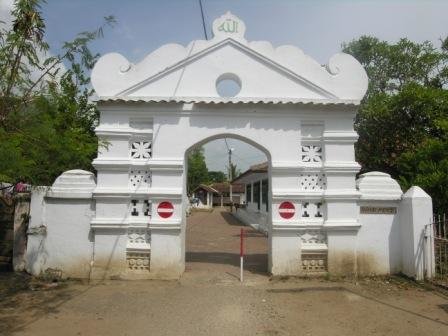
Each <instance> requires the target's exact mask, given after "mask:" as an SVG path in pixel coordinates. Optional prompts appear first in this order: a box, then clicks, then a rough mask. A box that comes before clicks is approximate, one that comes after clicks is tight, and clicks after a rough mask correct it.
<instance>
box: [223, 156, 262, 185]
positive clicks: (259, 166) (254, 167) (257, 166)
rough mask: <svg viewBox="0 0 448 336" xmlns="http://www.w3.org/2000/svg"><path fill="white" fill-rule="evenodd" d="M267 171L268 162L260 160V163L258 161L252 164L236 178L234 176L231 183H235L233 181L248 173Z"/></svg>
mask: <svg viewBox="0 0 448 336" xmlns="http://www.w3.org/2000/svg"><path fill="white" fill-rule="evenodd" d="M267 171H268V162H267V161H266V162H262V163H258V164H255V165H252V166H250V168H249V169H248V170H246V171H245V172H244V173H242V174H240V175H239V176H237V177H236V178H234V179H233V181H232V183H235V181H238V180H240V179H241V178H243V177H244V176H247V175H249V174H254V173H266V172H267Z"/></svg>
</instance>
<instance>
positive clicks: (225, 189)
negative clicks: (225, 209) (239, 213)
mask: <svg viewBox="0 0 448 336" xmlns="http://www.w3.org/2000/svg"><path fill="white" fill-rule="evenodd" d="M244 194H245V189H244V185H242V184H237V183H236V184H235V183H233V184H232V198H231V197H230V184H229V183H228V182H222V183H213V184H211V185H205V184H201V185H199V186H198V187H197V188H196V189H194V190H193V199H194V200H195V201H196V202H195V203H193V204H192V205H193V206H194V207H198V208H212V207H214V206H225V205H230V204H231V203H236V204H243V203H244V202H245V195H244Z"/></svg>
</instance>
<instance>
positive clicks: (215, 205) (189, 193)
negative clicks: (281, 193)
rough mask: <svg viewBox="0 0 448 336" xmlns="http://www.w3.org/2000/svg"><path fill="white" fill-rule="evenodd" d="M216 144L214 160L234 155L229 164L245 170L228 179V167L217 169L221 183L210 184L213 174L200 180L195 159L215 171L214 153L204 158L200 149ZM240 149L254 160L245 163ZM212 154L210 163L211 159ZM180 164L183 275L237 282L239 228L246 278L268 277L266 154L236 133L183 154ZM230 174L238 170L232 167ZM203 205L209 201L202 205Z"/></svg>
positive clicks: (210, 139) (269, 220)
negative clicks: (223, 173) (218, 147)
mask: <svg viewBox="0 0 448 336" xmlns="http://www.w3.org/2000/svg"><path fill="white" fill-rule="evenodd" d="M219 141H222V145H223V150H222V151H221V152H218V153H220V154H218V155H224V156H226V158H227V155H230V157H232V155H233V160H232V161H230V164H231V165H233V164H236V167H238V164H239V167H241V168H243V169H241V170H239V172H238V173H237V175H232V174H228V171H229V165H228V164H227V165H226V168H224V169H222V167H221V171H222V170H227V171H226V175H227V176H226V180H225V181H219V180H218V181H215V180H213V176H215V174H211V175H209V176H211V178H210V179H208V180H207V179H206V177H203V178H202V179H205V180H204V181H202V180H198V176H197V175H198V170H200V169H201V168H198V167H197V166H198V163H197V162H196V161H194V160H198V158H199V160H200V158H201V157H203V159H204V164H205V161H207V163H208V165H210V166H212V167H213V163H214V162H215V161H217V160H216V157H215V159H214V160H213V151H216V149H214V150H211V152H208V151H207V152H206V153H203V152H204V151H203V150H201V149H204V146H207V144H209V145H212V144H213V143H215V144H216V143H219ZM242 145H248V146H250V147H251V148H252V153H253V154H258V155H253V156H252V158H253V159H252V161H250V160H249V159H245V158H243V157H242V156H240V155H242V154H240V153H238V149H240V150H241V149H242V148H244V147H243V146H242ZM235 149H236V150H235ZM229 152H230V153H229ZM211 153H212V158H209V156H210V154H211ZM246 155H247V152H246ZM192 157H193V158H194V159H193V158H192ZM184 160H185V161H184V162H185V164H184V176H185V179H184V206H185V211H184V214H185V219H184V221H183V224H184V225H185V237H184V243H185V265H186V266H185V268H186V273H185V276H186V277H188V276H195V275H200V276H202V275H207V276H209V277H210V276H211V277H215V278H217V279H221V280H225V279H228V280H229V279H232V280H234V279H235V278H238V274H239V262H240V260H239V259H240V258H239V257H240V255H239V252H240V251H239V248H240V245H239V244H240V231H241V229H242V230H243V232H244V243H245V244H244V245H245V248H244V250H245V263H244V264H245V268H244V269H245V274H247V275H250V276H252V275H266V274H268V260H269V257H268V256H269V246H268V245H269V232H270V226H271V223H272V214H271V207H270V204H271V202H272V196H271V195H272V194H271V188H270V184H271V174H270V167H271V159H270V153H269V151H268V150H267V149H265V148H264V147H263V146H261V145H259V144H258V143H256V142H255V141H253V140H251V139H249V138H247V137H244V136H241V135H238V134H233V133H226V134H216V135H213V136H208V137H206V138H205V139H202V140H200V141H198V142H197V143H195V144H194V145H192V146H190V147H189V148H188V149H187V150H186V151H185V159H184ZM189 162H190V163H191V164H193V165H194V167H191V166H190V165H189ZM217 164H218V166H219V163H217ZM215 167H216V164H215ZM192 169H194V170H195V171H194V173H195V174H192V171H191V170H192ZM218 169H219V168H218ZM234 170H237V169H235V166H234ZM207 171H208V169H207ZM212 173H215V171H212ZM218 175H219V174H218ZM229 175H230V176H229ZM192 180H193V181H192ZM193 182H195V183H193ZM210 196H211V197H210ZM204 200H207V203H206V204H205V203H204ZM191 273H195V274H191Z"/></svg>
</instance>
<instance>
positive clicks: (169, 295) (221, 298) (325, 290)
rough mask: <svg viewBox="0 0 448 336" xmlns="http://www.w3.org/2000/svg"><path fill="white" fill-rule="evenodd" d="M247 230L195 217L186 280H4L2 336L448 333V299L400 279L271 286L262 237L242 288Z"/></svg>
mask: <svg viewBox="0 0 448 336" xmlns="http://www.w3.org/2000/svg"><path fill="white" fill-rule="evenodd" d="M240 228H241V224H240V223H239V222H238V221H237V220H235V219H234V218H233V217H231V215H230V214H229V213H227V212H220V211H215V212H213V213H196V214H194V215H193V216H192V217H190V218H189V223H188V230H187V251H188V254H187V260H188V261H187V271H186V273H185V274H184V276H183V277H182V278H181V279H180V281H113V280H107V281H103V282H100V283H91V284H83V283H79V282H65V283H62V284H60V285H57V286H54V287H53V286H51V284H49V285H46V286H43V287H41V286H39V282H37V283H36V281H35V280H34V279H32V278H31V277H29V276H25V275H20V274H15V275H14V274H4V273H3V274H2V273H0V335H1V336H3V335H5V336H18V335H23V336H60V335H64V336H91V335H95V336H103V335H104V336H126V335H127V336H134V335H135V336H140V335H151V336H152V335H154V336H158V335H166V336H171V335H173V336H180V335H182V336H183V335H185V336H190V335H194V336H202V335H204V336H205V335H206V336H209V335H217V336H221V335H223V336H227V335H229V336H233V335H239V336H252V335H265V336H272V335H285V336H295V335H312V336H340V335H344V336H358V335H372V336H374V335H375V336H378V335H391V336H413V335H415V336H420V335H448V296H447V295H446V294H443V293H441V292H431V291H427V290H425V289H423V288H422V287H419V286H417V285H415V284H414V283H411V282H408V281H406V280H404V279H401V278H397V277H392V278H377V279H368V278H367V279H361V280H359V281H356V282H354V281H348V280H347V281H342V280H340V281H327V280H325V279H294V278H291V279H286V278H282V279H269V277H268V276H266V273H265V272H266V262H267V260H266V251H267V242H266V238H265V237H264V236H263V235H261V234H259V233H257V232H255V231H253V230H249V238H248V244H247V248H248V252H249V256H248V259H249V262H248V264H249V266H248V270H247V271H246V273H245V278H246V279H247V280H246V281H245V282H244V283H240V282H239V281H238V274H239V270H238V260H239V253H238V233H239V230H240ZM48 286H49V287H48Z"/></svg>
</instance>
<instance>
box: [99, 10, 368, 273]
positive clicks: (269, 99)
mask: <svg viewBox="0 0 448 336" xmlns="http://www.w3.org/2000/svg"><path fill="white" fill-rule="evenodd" d="M245 29H246V27H245V25H244V22H242V21H241V20H240V19H238V18H237V17H236V16H234V15H232V14H231V13H227V14H225V15H223V16H222V17H220V18H218V19H216V20H215V21H214V23H213V33H214V37H213V39H211V40H207V41H193V42H192V43H191V44H189V45H188V46H187V47H183V46H180V45H174V44H168V45H165V46H163V47H161V48H159V49H158V50H156V51H155V52H153V53H152V54H150V55H148V56H147V57H146V58H145V59H144V60H143V61H142V62H140V63H139V64H131V63H130V62H128V61H127V60H126V59H125V58H124V57H123V56H121V55H119V54H116V53H112V54H107V55H105V56H103V57H102V58H101V59H100V60H99V61H98V62H97V64H96V66H95V68H94V69H93V72H92V83H93V86H94V88H95V90H96V92H97V94H98V96H99V101H98V108H99V110H100V112H101V122H100V125H99V126H98V128H97V129H96V134H97V135H98V137H99V139H100V140H101V141H106V142H107V143H108V147H107V149H106V150H104V149H101V150H100V152H99V154H98V158H97V159H95V160H94V162H93V165H94V166H95V168H96V169H97V171H98V182H97V187H96V189H95V190H94V192H93V197H94V198H95V201H96V209H95V216H94V218H93V219H92V220H91V229H92V231H93V232H94V236H95V258H96V259H95V267H96V269H98V270H102V271H105V272H107V273H109V274H111V275H113V274H117V273H120V274H121V273H123V271H127V272H128V273H131V274H134V273H135V272H137V271H138V272H140V273H142V274H143V275H141V274H140V273H138V272H137V273H138V274H139V275H141V276H142V277H159V278H177V277H179V276H180V275H181V274H182V273H183V271H184V269H185V218H186V215H185V210H186V206H185V202H186V190H185V185H186V184H185V179H186V173H185V169H186V167H185V166H186V160H185V153H186V152H188V150H189V149H190V148H192V147H193V146H196V145H198V144H201V143H203V142H205V141H209V140H210V139H215V138H218V137H223V136H224V137H227V136H229V137H234V138H238V139H241V140H243V141H246V142H248V143H250V144H252V145H254V146H256V147H257V148H260V149H262V150H263V151H264V152H265V153H266V155H267V156H268V158H269V160H268V161H269V176H270V181H269V182H270V183H269V188H270V189H269V202H268V204H267V207H268V210H267V213H268V214H269V227H268V235H269V267H268V269H269V271H270V272H272V273H273V274H276V275H296V274H304V273H308V272H326V271H327V270H329V271H331V272H333V273H343V274H347V273H351V272H352V271H354V270H355V267H356V265H355V264H356V248H357V247H356V246H357V235H358V230H359V228H360V221H359V205H358V200H359V198H360V193H359V192H358V191H357V189H356V185H355V177H356V174H357V173H358V172H359V169H360V167H359V165H358V164H357V163H356V161H355V157H354V143H355V142H356V140H357V134H356V132H355V131H354V129H353V119H354V117H355V115H356V111H357V106H358V105H359V102H360V100H361V99H362V97H363V95H364V93H365V91H366V88H367V76H366V73H365V71H364V69H363V68H362V66H361V65H360V64H359V63H358V62H357V61H356V60H355V59H354V58H353V57H351V56H349V55H345V54H337V55H335V56H333V57H332V58H331V59H330V60H329V63H328V65H327V66H326V67H322V66H321V65H320V64H319V62H316V61H314V60H313V59H311V58H310V57H308V56H306V55H305V54H304V53H303V52H302V51H301V50H300V49H298V48H296V47H292V46H281V47H278V48H274V47H272V45H271V44H270V43H268V42H260V41H256V42H249V41H247V40H246V39H245V36H244V35H245ZM229 82H230V83H229ZM228 84H231V85H230V86H231V90H230V89H228V87H227V89H226V86H227V85H228ZM133 265H143V266H142V267H137V270H136V269H135V267H133ZM134 271H135V272H134ZM133 272H134V273H133Z"/></svg>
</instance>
